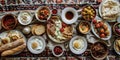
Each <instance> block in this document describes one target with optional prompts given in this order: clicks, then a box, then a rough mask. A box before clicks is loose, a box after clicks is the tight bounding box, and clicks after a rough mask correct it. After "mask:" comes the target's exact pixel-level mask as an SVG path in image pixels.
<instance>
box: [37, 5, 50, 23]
mask: <svg viewBox="0 0 120 60" xmlns="http://www.w3.org/2000/svg"><path fill="white" fill-rule="evenodd" d="M42 8H46V9H48V10H49V12H50V14H49V16H48V18H47V20H49V19H50V17H51V11H50V9H49V8H48V7H46V6H40V7H38V8H37V10H36V11H35V17H36V19H37V20H38V21H40V22H46V21H47V20H41V19H39V18H38V12H39V10H40V9H42Z"/></svg>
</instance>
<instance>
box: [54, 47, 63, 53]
mask: <svg viewBox="0 0 120 60" xmlns="http://www.w3.org/2000/svg"><path fill="white" fill-rule="evenodd" d="M54 52H55V54H56V55H59V54H61V53H62V52H63V50H62V48H61V47H60V46H56V47H55V48H54Z"/></svg>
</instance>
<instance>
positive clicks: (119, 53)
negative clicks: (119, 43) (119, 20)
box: [113, 38, 120, 55]
mask: <svg viewBox="0 0 120 60" xmlns="http://www.w3.org/2000/svg"><path fill="white" fill-rule="evenodd" d="M118 39H120V38H118ZM118 39H116V40H118ZM116 40H115V41H116ZM115 41H114V45H113V48H114V50H115V52H116V53H117V54H118V55H120V52H118V51H116V48H115Z"/></svg>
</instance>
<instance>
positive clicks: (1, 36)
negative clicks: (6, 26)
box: [0, 30, 27, 55]
mask: <svg viewBox="0 0 120 60" xmlns="http://www.w3.org/2000/svg"><path fill="white" fill-rule="evenodd" d="M12 32H16V33H18V34H20V36H21V37H22V38H23V39H24V42H25V43H24V44H25V45H26V40H27V39H26V37H25V36H24V35H23V34H22V33H21V32H20V31H18V30H10V31H5V32H2V33H1V34H0V38H3V37H7V35H8V33H12ZM22 51H23V50H22ZM22 51H19V52H17V53H15V54H13V55H17V54H19V53H21V52H22Z"/></svg>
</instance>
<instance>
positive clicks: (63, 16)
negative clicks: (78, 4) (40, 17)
mask: <svg viewBox="0 0 120 60" xmlns="http://www.w3.org/2000/svg"><path fill="white" fill-rule="evenodd" d="M67 12H72V13H73V18H72V19H70V20H68V19H67V18H66V16H65V15H66V13H67ZM78 17H79V15H78V11H77V10H75V9H74V8H71V7H67V8H65V9H63V10H62V14H61V18H62V21H63V22H65V23H66V24H72V23H75V22H76V21H77V19H78Z"/></svg>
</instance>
